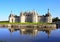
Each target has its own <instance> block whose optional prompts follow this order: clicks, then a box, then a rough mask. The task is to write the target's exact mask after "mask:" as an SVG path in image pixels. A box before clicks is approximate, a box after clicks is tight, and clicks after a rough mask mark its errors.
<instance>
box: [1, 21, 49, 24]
mask: <svg viewBox="0 0 60 42" xmlns="http://www.w3.org/2000/svg"><path fill="white" fill-rule="evenodd" d="M0 24H50V23H46V22H38V23H32V22H25V23H20V22H16V23H9V22H8V21H6V22H4V21H2V22H0Z"/></svg>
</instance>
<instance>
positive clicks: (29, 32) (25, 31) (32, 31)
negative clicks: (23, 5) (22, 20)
mask: <svg viewBox="0 0 60 42" xmlns="http://www.w3.org/2000/svg"><path fill="white" fill-rule="evenodd" d="M37 32H38V30H37V29H31V28H24V29H20V33H21V34H22V35H32V36H35V35H36V34H37Z"/></svg>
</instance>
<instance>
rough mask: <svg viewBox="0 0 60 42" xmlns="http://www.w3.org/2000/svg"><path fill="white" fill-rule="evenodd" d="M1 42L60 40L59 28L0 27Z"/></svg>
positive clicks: (57, 41)
mask: <svg viewBox="0 0 60 42" xmlns="http://www.w3.org/2000/svg"><path fill="white" fill-rule="evenodd" d="M0 41H3V42H60V29H56V28H47V29H46V28H42V29H40V28H38V29H36V28H33V29H32V28H21V29H14V28H9V29H8V28H0Z"/></svg>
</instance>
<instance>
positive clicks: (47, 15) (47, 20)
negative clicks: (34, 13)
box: [45, 9, 52, 23]
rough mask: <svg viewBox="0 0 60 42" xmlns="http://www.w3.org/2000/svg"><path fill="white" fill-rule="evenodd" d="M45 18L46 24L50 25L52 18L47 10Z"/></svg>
mask: <svg viewBox="0 0 60 42" xmlns="http://www.w3.org/2000/svg"><path fill="white" fill-rule="evenodd" d="M45 16H46V22H48V23H52V16H51V14H50V11H49V9H48V12H47V14H46V15H45Z"/></svg>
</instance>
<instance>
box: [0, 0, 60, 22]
mask: <svg viewBox="0 0 60 42" xmlns="http://www.w3.org/2000/svg"><path fill="white" fill-rule="evenodd" d="M48 8H49V9H50V13H51V15H52V17H59V16H60V0H0V21H3V20H8V17H9V15H10V13H11V10H12V13H13V14H16V15H20V12H21V11H23V12H24V11H32V10H35V11H37V12H38V13H39V15H43V14H46V13H47V9H48ZM59 18H60V17H59Z"/></svg>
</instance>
